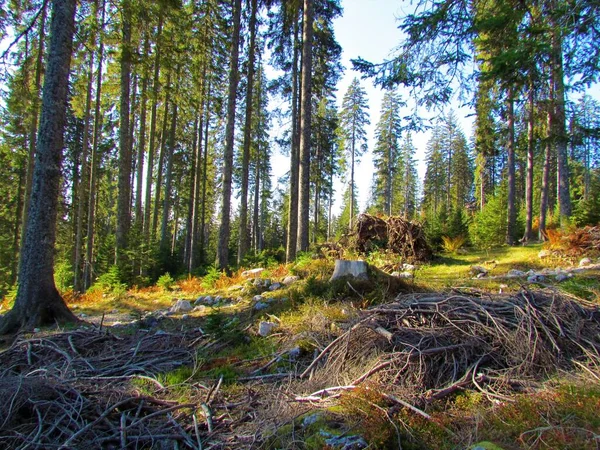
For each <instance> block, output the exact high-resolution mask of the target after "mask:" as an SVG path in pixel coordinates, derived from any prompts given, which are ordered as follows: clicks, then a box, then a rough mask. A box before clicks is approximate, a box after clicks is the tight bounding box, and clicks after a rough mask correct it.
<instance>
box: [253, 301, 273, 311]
mask: <svg viewBox="0 0 600 450" xmlns="http://www.w3.org/2000/svg"><path fill="white" fill-rule="evenodd" d="M268 307H269V305H267V304H266V303H263V302H257V303H256V304H255V305H254V309H255V310H256V311H260V310H261V309H266V308H268Z"/></svg>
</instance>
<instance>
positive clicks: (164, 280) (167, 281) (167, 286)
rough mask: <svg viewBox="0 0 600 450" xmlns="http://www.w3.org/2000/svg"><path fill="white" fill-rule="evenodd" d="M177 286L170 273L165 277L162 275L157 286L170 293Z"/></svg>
mask: <svg viewBox="0 0 600 450" xmlns="http://www.w3.org/2000/svg"><path fill="white" fill-rule="evenodd" d="M174 284H175V280H174V279H173V277H172V276H171V274H170V273H169V272H166V273H165V274H164V275H161V276H160V277H159V278H158V281H157V282H156V285H157V286H158V287H159V288H161V289H162V290H163V291H170V290H171V289H172V288H173V285H174Z"/></svg>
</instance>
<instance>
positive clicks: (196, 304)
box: [194, 296, 204, 306]
mask: <svg viewBox="0 0 600 450" xmlns="http://www.w3.org/2000/svg"><path fill="white" fill-rule="evenodd" d="M202 303H204V297H202V296H200V297H198V298H197V299H196V301H195V302H194V306H198V305H201V304H202Z"/></svg>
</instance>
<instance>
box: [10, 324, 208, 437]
mask: <svg viewBox="0 0 600 450" xmlns="http://www.w3.org/2000/svg"><path fill="white" fill-rule="evenodd" d="M140 334H141V333H140ZM140 334H138V335H135V336H127V337H122V338H121V337H117V336H114V335H111V334H108V333H101V332H98V331H83V330H79V331H73V332H67V333H61V334H56V335H53V336H48V337H43V338H33V339H23V340H19V341H17V342H15V343H14V344H13V345H12V346H11V348H9V349H8V350H5V351H3V352H2V353H0V398H2V399H3V400H2V402H1V403H0V448H90V449H91V448H154V447H155V446H156V445H158V443H167V444H168V445H170V447H171V448H172V447H173V445H178V446H179V448H198V447H199V446H200V435H201V433H202V434H205V433H206V425H205V422H204V420H202V421H201V423H200V424H198V423H197V421H196V417H195V410H196V408H198V407H199V405H193V404H180V403H177V402H172V401H168V400H164V399H161V398H160V396H151V395H143V394H142V393H140V392H139V391H137V390H136V389H135V388H134V389H132V385H131V381H132V380H133V379H136V378H137V379H140V380H144V382H146V383H147V384H149V385H150V386H151V387H152V388H154V389H156V391H157V392H159V391H161V390H164V389H165V388H164V386H162V384H161V382H160V381H159V380H158V379H156V376H157V375H158V374H159V373H163V372H168V371H170V370H173V369H175V368H177V367H179V366H182V365H192V364H193V362H194V357H195V353H196V348H197V346H198V344H200V343H201V344H202V345H206V342H205V341H203V342H201V341H202V339H203V337H202V335H201V334H200V333H198V332H191V333H184V334H169V333H166V334H152V335H148V334H145V335H142V336H140ZM191 388H192V389H193V383H192V384H191ZM149 390H151V389H147V390H146V392H148V391H149ZM161 445H162V444H161ZM153 446H154V447H153Z"/></svg>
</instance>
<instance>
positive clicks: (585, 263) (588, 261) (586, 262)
mask: <svg viewBox="0 0 600 450" xmlns="http://www.w3.org/2000/svg"><path fill="white" fill-rule="evenodd" d="M590 264H592V260H591V259H590V258H583V259H582V260H581V261H579V267H584V266H589V265H590Z"/></svg>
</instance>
